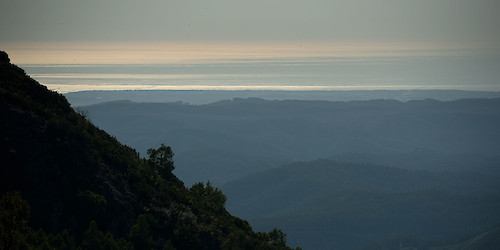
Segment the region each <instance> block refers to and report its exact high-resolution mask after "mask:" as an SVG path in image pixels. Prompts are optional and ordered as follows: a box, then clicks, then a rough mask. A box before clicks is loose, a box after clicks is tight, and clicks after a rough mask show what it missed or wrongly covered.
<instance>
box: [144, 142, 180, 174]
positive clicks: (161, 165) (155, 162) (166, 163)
mask: <svg viewBox="0 0 500 250" xmlns="http://www.w3.org/2000/svg"><path fill="white" fill-rule="evenodd" d="M147 153H148V155H149V159H148V164H149V166H150V167H152V168H153V169H157V171H158V173H159V174H160V176H162V177H163V178H165V179H168V178H169V177H171V176H172V171H173V170H174V168H175V166H174V161H173V160H172V158H173V157H174V153H173V152H172V149H171V148H170V146H165V144H163V143H162V144H161V146H160V147H159V148H158V149H153V148H150V149H148V152H147Z"/></svg>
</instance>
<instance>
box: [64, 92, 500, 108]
mask: <svg viewBox="0 0 500 250" xmlns="http://www.w3.org/2000/svg"><path fill="white" fill-rule="evenodd" d="M64 96H65V97H66V98H67V99H68V101H69V102H70V103H71V105H72V106H73V107H75V106H76V107H79V106H87V105H92V104H98V103H103V102H110V101H119V100H130V101H133V102H163V103H165V102H183V103H189V104H193V105H202V104H209V103H213V102H217V101H221V100H232V99H234V98H255V97H257V98H262V99H265V100H311V101H312V100H320V101H354V100H357V101H362V100H365V101H367V100H374V99H393V100H398V101H403V102H406V101H411V100H424V99H435V100H440V101H454V100H458V99H464V98H499V97H500V92H490V91H463V90H340V91H278V90H243V91H237V90H234V91H233V90H230V91H226V90H121V91H109V90H98V91H81V92H71V93H66V94H64Z"/></svg>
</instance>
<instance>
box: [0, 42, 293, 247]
mask: <svg viewBox="0 0 500 250" xmlns="http://www.w3.org/2000/svg"><path fill="white" fill-rule="evenodd" d="M0 55H1V60H0V121H1V123H0V166H1V167H0V196H2V199H1V201H0V249H15V248H26V247H28V248H35V249H41V248H44V249H50V248H66V249H71V248H75V247H77V246H81V247H83V248H85V249H131V248H136V249H150V248H162V247H164V248H166V249H175V248H177V249H236V248H241V249H288V247H286V242H285V237H284V234H283V233H282V232H281V231H279V230H273V231H272V232H270V233H256V232H253V231H252V229H251V227H250V226H249V224H248V223H247V222H246V221H243V220H241V219H239V218H236V217H233V216H231V215H230V214H229V213H228V212H227V211H226V209H225V208H224V203H225V200H226V197H225V196H224V194H222V192H221V191H220V190H219V189H217V188H214V187H212V186H211V185H210V184H209V183H207V184H206V185H205V184H202V183H198V184H196V185H194V186H192V187H191V188H186V187H185V186H184V185H183V183H182V182H181V181H180V180H179V179H178V178H177V177H176V176H175V175H173V174H172V173H171V170H172V169H173V168H174V165H173V161H172V156H173V153H172V152H171V150H170V148H169V147H166V146H161V147H160V148H158V149H153V150H150V151H149V159H144V158H141V157H139V154H138V153H137V152H135V150H133V149H131V148H129V147H127V146H124V145H122V144H120V143H119V142H118V141H117V140H116V139H115V138H114V137H112V136H110V135H108V134H107V133H106V132H104V131H103V130H100V129H99V128H97V127H96V126H94V125H93V124H92V123H90V122H89V121H88V119H87V118H86V116H85V115H84V114H82V113H77V112H75V111H74V110H73V109H72V108H71V107H70V105H69V104H68V102H67V101H66V99H65V98H64V97H63V96H62V95H60V94H58V93H55V92H52V91H49V90H47V88H46V87H44V86H42V85H40V84H39V83H37V82H36V81H34V80H33V79H31V78H29V77H28V76H27V75H26V74H25V73H24V71H23V70H22V69H20V68H18V67H17V66H15V65H12V64H10V63H9V59H8V57H7V55H6V54H5V53H4V52H1V54H0ZM39 229H40V230H39ZM105 232H107V233H105Z"/></svg>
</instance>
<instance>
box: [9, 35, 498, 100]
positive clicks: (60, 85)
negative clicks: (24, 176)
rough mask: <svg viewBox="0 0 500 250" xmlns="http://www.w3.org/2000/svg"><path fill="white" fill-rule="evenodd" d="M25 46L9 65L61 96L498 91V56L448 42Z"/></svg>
mask: <svg viewBox="0 0 500 250" xmlns="http://www.w3.org/2000/svg"><path fill="white" fill-rule="evenodd" d="M31 46H33V45H31ZM27 47H29V46H27V45H24V46H23V45H16V46H11V47H10V49H9V47H8V46H7V48H8V49H7V52H8V53H9V54H10V53H11V52H12V54H11V58H12V61H13V62H14V63H17V64H18V65H19V66H20V67H22V68H23V69H24V70H25V71H26V73H27V74H28V75H30V76H31V77H32V78H34V79H35V80H37V81H39V82H40V83H42V84H44V85H46V86H47V87H48V88H49V89H52V90H55V91H58V92H60V93H69V92H79V91H90V90H280V91H324V90H411V89H431V90H435V89H443V90H467V91H500V70H498V69H500V53H496V52H494V53H492V52H489V51H487V50H478V49H467V48H456V47H453V46H451V45H446V46H445V45H441V46H431V45H426V46H424V45H421V44H420V45H412V44H403V45H401V44H375V45H373V44H349V43H345V44H328V43H318V44H314V43H312V44H307V43H305V45H303V44H300V43H297V44H288V43H249V44H236V45H235V44H224V43H222V44H221V43H213V44H212V43H209V44H208V45H207V44H201V43H195V44H187V45H186V44H181V43H179V44H173V45H172V44H163V43H161V44H132V45H130V44H128V45H123V44H118V45H116V46H114V47H113V44H104V45H103V44H97V45H95V44H90V45H89V44H83V45H78V44H62V45H61V44H46V45H38V46H34V47H29V49H27ZM35 57H36V58H37V59H36V60H34V59H33V58H35ZM40 58H46V60H45V61H44V60H43V59H40Z"/></svg>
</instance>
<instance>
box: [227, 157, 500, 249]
mask: <svg viewBox="0 0 500 250" xmlns="http://www.w3.org/2000/svg"><path fill="white" fill-rule="evenodd" d="M222 190H224V192H225V193H226V194H227V195H228V197H229V202H228V210H229V211H231V212H232V213H234V214H236V215H237V216H241V217H243V218H246V219H248V220H249V221H250V223H252V225H253V226H255V227H256V228H258V229H261V230H265V229H267V228H270V227H273V226H275V225H278V226H279V227H280V228H283V229H285V230H286V231H287V232H288V234H289V236H290V242H291V243H292V244H297V245H300V246H303V247H304V248H306V249H357V248H359V247H363V246H366V245H371V244H375V243H378V242H380V241H384V240H387V239H391V238H393V237H397V239H398V240H402V239H406V238H408V237H409V238H411V237H416V238H417V239H421V240H419V241H417V242H413V243H412V242H411V241H405V244H406V243H408V244H410V243H411V244H410V246H415V247H416V246H418V244H425V245H426V246H429V247H430V246H436V245H439V244H438V243H439V242H446V243H450V242H458V241H460V240H463V239H464V238H468V237H470V236H472V235H477V234H479V233H481V232H484V231H485V230H487V229H489V228H492V227H493V226H495V225H497V223H499V222H500V214H499V213H498V211H500V199H499V190H500V181H499V178H498V177H497V176H492V175H484V174H477V173H454V172H431V171H421V170H419V171H415V170H408V169H402V168H396V167H387V166H381V165H374V164H361V163H345V162H337V161H331V160H317V161H312V162H297V163H294V164H289V165H285V166H282V167H279V168H275V169H271V170H266V171H263V172H260V173H256V174H253V175H249V176H246V177H244V178H241V179H238V180H235V181H232V182H229V183H227V184H225V185H224V186H223V187H222ZM436 242H437V243H436ZM417 243H418V244H417ZM441 245H444V244H441ZM490 246H491V245H490ZM381 249H387V248H381ZM397 249H399V248H397ZM423 249H425V248H423Z"/></svg>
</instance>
